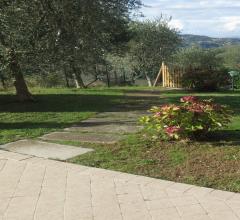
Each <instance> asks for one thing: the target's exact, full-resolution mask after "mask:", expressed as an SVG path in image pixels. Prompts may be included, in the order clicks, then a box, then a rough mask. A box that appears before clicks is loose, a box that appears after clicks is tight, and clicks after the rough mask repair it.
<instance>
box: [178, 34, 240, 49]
mask: <svg viewBox="0 0 240 220" xmlns="http://www.w3.org/2000/svg"><path fill="white" fill-rule="evenodd" d="M182 38H183V43H184V47H190V46H193V45H198V46H200V47H202V48H218V47H222V46H225V45H235V44H240V38H212V37H207V36H200V35H191V34H184V35H182Z"/></svg>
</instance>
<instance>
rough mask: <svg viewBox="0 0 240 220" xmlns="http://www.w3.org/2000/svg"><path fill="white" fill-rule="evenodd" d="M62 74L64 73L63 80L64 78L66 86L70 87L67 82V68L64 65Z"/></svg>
mask: <svg viewBox="0 0 240 220" xmlns="http://www.w3.org/2000/svg"><path fill="white" fill-rule="evenodd" d="M63 74H64V77H65V80H66V86H67V88H70V84H69V80H68V74H67V68H66V67H64V68H63Z"/></svg>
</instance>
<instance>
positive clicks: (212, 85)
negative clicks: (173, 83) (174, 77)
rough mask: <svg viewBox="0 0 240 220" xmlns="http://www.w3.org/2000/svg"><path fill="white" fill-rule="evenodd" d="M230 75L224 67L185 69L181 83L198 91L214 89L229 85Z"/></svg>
mask: <svg viewBox="0 0 240 220" xmlns="http://www.w3.org/2000/svg"><path fill="white" fill-rule="evenodd" d="M230 84H231V82H230V77H229V74H228V72H227V71H226V70H225V69H219V70H217V69H201V68H196V69H191V68H189V69H187V70H186V72H185V74H184V76H183V85H184V86H185V87H186V88H191V89H195V90H199V91H215V90H217V89H219V88H221V87H225V86H228V85H230Z"/></svg>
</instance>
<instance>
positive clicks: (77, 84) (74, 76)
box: [73, 73, 80, 89]
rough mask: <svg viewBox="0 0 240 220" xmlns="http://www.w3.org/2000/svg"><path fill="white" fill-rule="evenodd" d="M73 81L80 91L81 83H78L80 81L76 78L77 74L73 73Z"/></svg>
mask: <svg viewBox="0 0 240 220" xmlns="http://www.w3.org/2000/svg"><path fill="white" fill-rule="evenodd" d="M73 79H74V82H75V85H76V88H77V89H80V86H79V83H78V80H77V77H76V74H75V73H73Z"/></svg>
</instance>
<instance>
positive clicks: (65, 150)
mask: <svg viewBox="0 0 240 220" xmlns="http://www.w3.org/2000/svg"><path fill="white" fill-rule="evenodd" d="M0 147H1V148H2V149H6V150H8V151H11V152H15V153H21V154H26V155H31V156H37V157H43V158H47V159H49V158H50V159H57V160H67V159H69V158H73V157H75V156H78V155H81V154H85V153H88V152H91V151H93V150H92V149H89V148H82V147H73V146H66V145H62V144H54V143H47V142H42V141H37V140H20V141H16V142H13V143H9V144H5V145H2V146H0Z"/></svg>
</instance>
